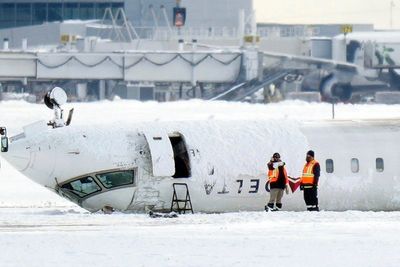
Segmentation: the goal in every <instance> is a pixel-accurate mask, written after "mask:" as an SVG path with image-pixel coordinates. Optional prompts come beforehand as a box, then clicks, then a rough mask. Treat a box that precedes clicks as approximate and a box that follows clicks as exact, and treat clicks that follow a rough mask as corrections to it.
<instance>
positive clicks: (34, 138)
mask: <svg viewBox="0 0 400 267" xmlns="http://www.w3.org/2000/svg"><path fill="white" fill-rule="evenodd" d="M398 140H400V120H384V121H373V120H368V121H323V122H296V121H290V120H269V121H266V120H265V121H217V120H208V121H185V122H148V123H136V124H127V125H94V126H68V127H61V128H55V129H53V128H49V127H47V126H46V124H45V122H37V123H35V124H32V125H28V126H26V127H25V128H24V132H23V133H22V134H20V135H17V136H14V137H11V138H10V142H9V151H8V152H6V153H1V155H2V156H3V157H4V158H5V159H6V160H7V161H8V162H10V163H11V164H12V165H13V166H14V167H15V168H17V169H18V170H19V171H20V172H21V173H23V174H24V175H26V176H27V177H29V178H30V179H32V180H33V181H35V182H37V183H39V184H41V185H43V186H45V187H46V188H48V189H50V190H52V191H54V192H56V193H58V194H59V195H61V196H62V197H65V198H67V199H69V200H71V201H73V202H75V203H77V204H78V205H80V206H81V207H83V208H84V209H87V210H89V211H97V210H100V209H102V208H103V207H105V206H109V207H112V208H114V209H117V210H120V211H135V212H141V211H145V210H147V209H151V210H154V211H165V210H169V209H170V208H171V200H172V195H173V187H172V184H173V183H186V184H187V185H188V188H189V192H190V197H191V201H192V205H193V210H194V211H195V212H231V211H257V210H263V209H264V206H265V205H266V203H267V201H268V198H269V193H268V191H267V190H266V187H265V185H266V181H267V176H266V174H267V166H266V165H267V162H268V161H269V159H270V158H271V156H272V154H273V153H274V152H279V153H280V154H281V157H282V160H283V161H284V162H286V168H287V171H288V174H289V175H290V176H292V177H299V176H301V172H302V169H303V165H304V163H305V154H306V152H307V151H308V150H309V149H312V150H314V151H315V156H316V160H317V161H319V163H320V165H321V177H320V182H319V200H320V208H321V209H324V210H335V211H343V210H352V209H355V210H400V176H399V170H400V165H399V161H400V145H399V142H398ZM174 174H175V175H174ZM173 176H175V177H176V178H174V177H173ZM177 193H178V195H179V194H180V195H182V194H183V195H184V192H183V191H182V190H181V191H180V192H179V190H178V192H177ZM283 210H288V211H292V210H293V211H297V210H305V203H304V201H303V196H302V192H300V191H296V192H295V193H293V194H292V193H290V194H289V195H285V196H284V198H283Z"/></svg>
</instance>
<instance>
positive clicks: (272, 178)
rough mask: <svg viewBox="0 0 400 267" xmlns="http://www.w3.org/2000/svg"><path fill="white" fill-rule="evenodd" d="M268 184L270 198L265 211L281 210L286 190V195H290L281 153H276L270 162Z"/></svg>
mask: <svg viewBox="0 0 400 267" xmlns="http://www.w3.org/2000/svg"><path fill="white" fill-rule="evenodd" d="M268 182H269V185H270V198H269V202H268V204H267V205H266V206H265V211H278V210H281V209H282V197H283V192H284V190H285V189H286V193H289V191H288V190H289V189H288V175H287V172H286V168H285V163H284V162H282V160H281V156H280V155H279V153H274V155H273V156H272V158H271V160H270V161H269V162H268ZM274 205H275V207H274Z"/></svg>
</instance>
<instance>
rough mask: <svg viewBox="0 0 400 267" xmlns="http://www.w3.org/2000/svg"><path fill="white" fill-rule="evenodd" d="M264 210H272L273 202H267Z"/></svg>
mask: <svg viewBox="0 0 400 267" xmlns="http://www.w3.org/2000/svg"><path fill="white" fill-rule="evenodd" d="M265 211H267V212H268V211H274V203H268V205H267V206H265Z"/></svg>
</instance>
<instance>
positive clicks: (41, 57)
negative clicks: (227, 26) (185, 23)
mask: <svg viewBox="0 0 400 267" xmlns="http://www.w3.org/2000/svg"><path fill="white" fill-rule="evenodd" d="M243 57H244V53H243V52H242V51H240V50H237V51H204V52H203V51H191V52H187V51H174V52H172V51H142V52H127V51H123V52H112V53H111V52H110V53H78V52H54V53H52V52H35V53H30V52H22V51H20V52H18V51H17V52H4V51H3V52H0V79H13V78H16V79H21V78H27V79H31V80H57V79H60V80H79V79H82V80H106V79H113V80H123V81H133V82H136V81H137V82H140V81H150V82H191V83H193V84H195V83H196V82H209V83H226V82H234V81H235V80H237V77H238V76H239V72H240V71H241V66H242V64H243V59H242V58H243Z"/></svg>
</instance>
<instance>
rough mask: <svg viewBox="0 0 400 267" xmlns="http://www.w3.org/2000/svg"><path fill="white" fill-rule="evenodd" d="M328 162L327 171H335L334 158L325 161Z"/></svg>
mask: <svg viewBox="0 0 400 267" xmlns="http://www.w3.org/2000/svg"><path fill="white" fill-rule="evenodd" d="M325 164H326V172H327V173H333V160H332V159H327V160H326V161H325Z"/></svg>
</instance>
